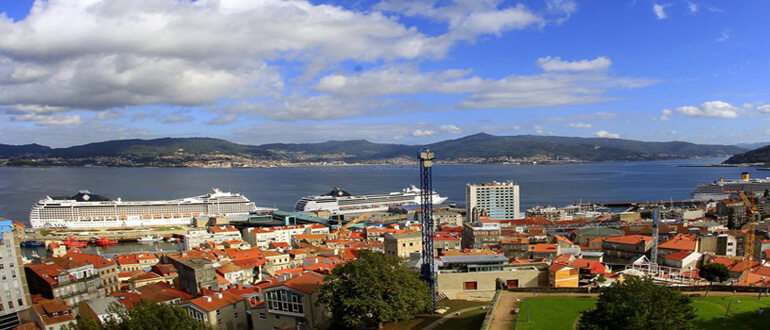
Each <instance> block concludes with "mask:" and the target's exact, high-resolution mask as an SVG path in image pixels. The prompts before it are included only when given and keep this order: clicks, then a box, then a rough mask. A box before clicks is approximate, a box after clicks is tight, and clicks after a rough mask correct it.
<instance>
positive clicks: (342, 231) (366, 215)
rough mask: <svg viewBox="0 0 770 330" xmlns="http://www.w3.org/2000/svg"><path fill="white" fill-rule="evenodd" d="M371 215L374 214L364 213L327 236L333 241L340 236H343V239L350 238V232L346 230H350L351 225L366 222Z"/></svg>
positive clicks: (371, 212) (372, 212) (370, 212)
mask: <svg viewBox="0 0 770 330" xmlns="http://www.w3.org/2000/svg"><path fill="white" fill-rule="evenodd" d="M372 214H374V211H369V212H366V213H364V214H362V215H360V216H358V217H357V218H355V219H353V220H351V221H350V222H348V223H346V224H345V225H343V226H342V227H340V228H339V229H337V230H335V231H334V232H333V233H331V234H329V236H330V237H333V238H335V239H336V238H339V237H341V236H344V237H348V236H350V230H348V228H350V227H351V226H353V225H355V224H357V223H359V222H361V221H364V220H366V219H367V218H369V217H370V216H371V215H372Z"/></svg>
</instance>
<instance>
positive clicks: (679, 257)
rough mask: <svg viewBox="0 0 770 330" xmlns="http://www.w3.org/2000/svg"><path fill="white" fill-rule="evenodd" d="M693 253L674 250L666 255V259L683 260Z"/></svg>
mask: <svg viewBox="0 0 770 330" xmlns="http://www.w3.org/2000/svg"><path fill="white" fill-rule="evenodd" d="M691 254H692V252H691V251H678V252H674V253H671V254H668V255H666V259H671V260H676V261H682V260H684V258H687V257H688V256H689V255H691Z"/></svg>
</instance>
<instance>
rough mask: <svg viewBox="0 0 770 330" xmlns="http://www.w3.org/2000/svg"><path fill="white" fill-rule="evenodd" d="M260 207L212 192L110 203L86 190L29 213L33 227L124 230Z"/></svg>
mask: <svg viewBox="0 0 770 330" xmlns="http://www.w3.org/2000/svg"><path fill="white" fill-rule="evenodd" d="M271 210H273V209H272V208H259V207H257V206H256V205H255V204H254V203H253V202H252V201H250V200H249V199H248V198H246V197H244V196H243V195H241V194H238V193H231V192H223V191H221V190H219V189H216V188H214V189H213V192H211V193H208V194H205V195H200V196H194V197H188V198H182V199H173V200H154V201H124V200H122V199H120V198H118V199H116V200H112V199H110V198H107V197H105V196H102V195H99V194H93V193H91V192H90V191H88V190H81V191H79V192H78V193H77V194H75V195H73V196H53V197H51V196H46V198H45V199H42V200H40V201H38V202H37V203H36V204H35V205H34V206H32V209H31V211H30V213H29V222H30V224H31V225H32V228H46V229H48V228H67V229H92V228H100V229H102V228H127V227H150V226H174V225H189V224H191V223H192V221H193V219H194V218H195V217H197V216H205V217H212V216H225V217H227V216H233V217H239V216H240V217H245V216H248V215H249V214H251V213H254V212H257V211H271Z"/></svg>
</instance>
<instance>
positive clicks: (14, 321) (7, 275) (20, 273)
mask: <svg viewBox="0 0 770 330" xmlns="http://www.w3.org/2000/svg"><path fill="white" fill-rule="evenodd" d="M0 232H2V234H1V236H0V278H2V286H1V287H2V291H4V292H1V293H0V304H2V306H0V328H2V329H6V328H7V329H12V328H14V327H15V326H17V325H19V317H18V312H20V311H23V310H26V309H29V308H30V307H32V300H31V299H30V296H29V289H28V288H27V280H26V276H25V273H24V267H23V266H24V264H23V263H22V260H21V248H20V246H19V244H21V237H22V235H23V234H24V229H23V228H22V227H20V226H15V225H14V224H13V222H12V221H10V220H5V219H1V218H0Z"/></svg>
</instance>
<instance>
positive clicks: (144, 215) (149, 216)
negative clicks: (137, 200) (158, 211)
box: [142, 214, 152, 219]
mask: <svg viewBox="0 0 770 330" xmlns="http://www.w3.org/2000/svg"><path fill="white" fill-rule="evenodd" d="M142 219H152V216H151V215H149V214H142Z"/></svg>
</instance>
